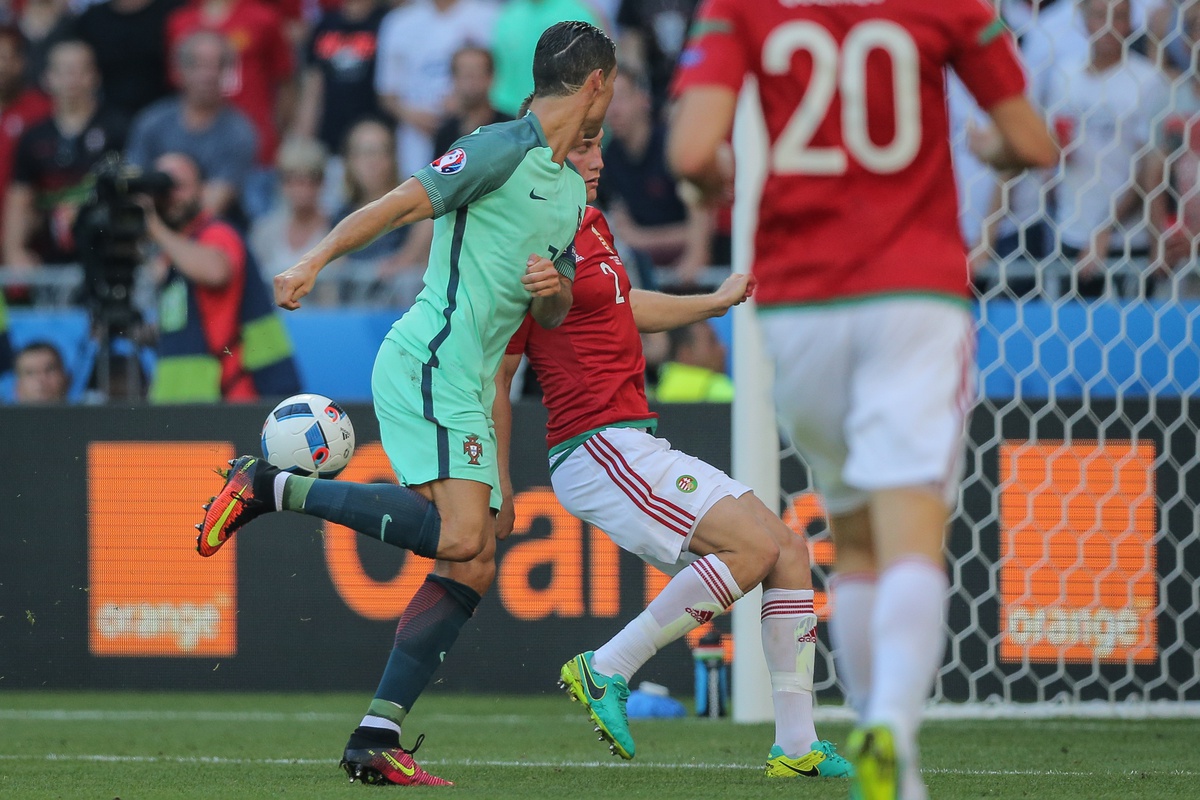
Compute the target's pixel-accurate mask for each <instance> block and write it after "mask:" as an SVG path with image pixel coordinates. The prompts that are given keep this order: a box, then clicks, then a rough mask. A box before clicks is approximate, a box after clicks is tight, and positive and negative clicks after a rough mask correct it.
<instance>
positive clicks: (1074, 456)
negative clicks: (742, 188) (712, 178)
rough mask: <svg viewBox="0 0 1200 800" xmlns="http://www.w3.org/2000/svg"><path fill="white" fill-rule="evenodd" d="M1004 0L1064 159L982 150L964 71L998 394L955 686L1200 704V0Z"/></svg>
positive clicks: (820, 560)
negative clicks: (999, 165)
mask: <svg viewBox="0 0 1200 800" xmlns="http://www.w3.org/2000/svg"><path fill="white" fill-rule="evenodd" d="M997 5H999V6H1001V9H1002V11H1003V12H1004V13H1005V17H1006V20H1007V21H1008V23H1009V25H1010V27H1011V28H1012V29H1013V30H1014V32H1015V33H1016V34H1018V36H1019V37H1020V42H1021V45H1022V50H1023V53H1024V55H1025V58H1026V63H1027V67H1028V69H1029V72H1030V84H1031V94H1032V95H1033V97H1034V99H1035V102H1036V104H1037V105H1038V106H1039V108H1040V109H1041V110H1042V111H1043V113H1044V114H1045V116H1046V118H1047V120H1048V121H1049V122H1050V123H1051V124H1052V125H1053V127H1054V128H1055V130H1056V132H1057V133H1058V134H1059V136H1060V139H1061V140H1062V141H1063V144H1064V147H1063V159H1062V162H1061V164H1060V167H1059V168H1058V169H1056V170H1051V171H1048V172H1046V173H1044V174H1037V175H1025V176H1021V177H1011V176H995V175H993V174H992V173H991V172H989V171H988V170H987V169H986V168H984V167H983V166H981V165H980V164H979V163H978V162H976V161H974V159H973V158H972V157H971V156H970V152H969V147H968V138H969V135H970V134H969V132H970V130H971V129H972V128H973V127H979V126H984V125H986V124H987V118H986V116H985V115H983V114H982V113H981V112H979V110H978V109H977V108H975V107H974V106H973V103H972V102H971V101H970V99H969V96H968V95H967V94H966V93H965V91H964V90H962V88H961V86H958V85H952V86H951V119H952V126H953V136H954V152H955V157H956V171H957V174H958V181H959V194H960V202H961V204H962V207H963V213H962V223H963V230H964V236H965V238H966V239H967V240H968V244H969V246H971V247H972V248H973V259H972V262H973V267H974V268H975V269H976V286H977V292H978V298H979V303H978V311H977V314H978V320H979V323H978V331H979V367H980V390H981V400H980V403H979V406H978V407H977V409H976V411H975V415H974V418H973V420H972V424H971V429H970V444H969V446H968V459H967V470H966V475H965V480H964V483H963V488H962V493H961V498H960V506H959V510H958V513H957V515H956V517H955V521H954V525H953V531H952V534H951V536H950V540H949V546H948V557H949V562H948V563H949V567H950V578H951V584H952V599H951V606H950V615H949V621H948V627H949V631H948V633H949V639H948V642H949V643H948V647H947V653H946V659H945V662H944V665H943V668H942V670H941V672H940V674H939V676H938V681H937V685H936V687H935V690H934V699H935V700H939V701H956V702H967V703H971V704H976V705H975V706H974V708H975V709H976V710H978V711H980V712H984V710H985V709H986V708H988V707H989V704H992V703H996V702H1000V703H1008V702H1037V703H1041V704H1044V705H1043V706H1042V707H1043V708H1052V707H1065V708H1068V709H1071V711H1070V712H1069V713H1079V712H1081V711H1084V710H1086V711H1087V713H1102V714H1119V713H1127V712H1128V709H1129V704H1128V703H1126V702H1124V701H1136V704H1139V705H1140V706H1141V707H1142V708H1144V709H1145V708H1148V706H1145V703H1146V702H1147V701H1164V702H1167V704H1168V705H1169V706H1170V707H1171V708H1172V709H1174V711H1172V713H1177V712H1180V711H1183V712H1186V711H1187V710H1188V709H1191V710H1195V709H1196V707H1197V706H1196V704H1194V703H1191V704H1187V705H1180V704H1178V701H1197V700H1200V654H1198V651H1197V645H1198V644H1200V589H1198V588H1197V587H1198V586H1200V532H1198V531H1200V524H1198V522H1200V514H1198V512H1197V498H1200V462H1198V459H1197V440H1198V437H1200V428H1198V425H1200V412H1198V411H1197V410H1196V409H1195V408H1194V406H1193V404H1192V402H1191V397H1192V396H1193V395H1194V394H1196V392H1197V389H1198V388H1200V344H1198V342H1197V335H1196V334H1197V328H1198V327H1200V302H1198V298H1200V280H1197V277H1196V274H1195V266H1196V243H1197V241H1198V240H1200V199H1198V198H1200V72H1198V71H1197V66H1196V65H1197V56H1196V53H1197V51H1198V50H1200V47H1198V46H1197V45H1195V44H1194V41H1196V40H1200V0H1178V2H1170V1H1168V2H1166V3H1165V5H1164V6H1163V8H1162V10H1161V11H1158V10H1156V9H1155V8H1153V7H1148V6H1151V3H1149V2H1136V0H1135V2H1134V3H1133V4H1132V5H1127V4H1125V3H1118V2H1107V0H1084V2H1080V3H1076V2H1075V0H1059V1H1058V2H1057V3H1053V4H1043V7H1042V8H1041V9H1039V10H1038V13H1033V12H1034V9H1032V8H1031V4H1030V3H1028V2H1011V3H1010V2H1003V3H999V2H998V3H997ZM1037 5H1038V4H1037V3H1036V2H1034V3H1032V6H1033V7H1036V6H1037ZM1154 5H1157V3H1155V4H1154ZM1127 15H1128V16H1129V18H1128V19H1127ZM1193 36H1194V37H1195V38H1193ZM740 163H741V162H740V161H739V164H740ZM1006 178H1007V179H1006ZM745 390H749V387H748V386H745V385H742V384H739V386H738V392H742V391H745ZM739 446H740V444H739V443H738V442H735V448H737V447H739ZM780 473H781V477H780V487H781V490H782V506H783V508H784V513H785V517H786V518H787V519H788V520H789V521H790V522H791V524H792V525H793V526H794V527H795V528H796V529H797V530H803V531H804V532H806V533H807V534H808V535H809V537H810V540H811V542H812V552H813V556H814V576H815V578H816V581H817V586H818V589H821V588H822V587H823V586H824V585H825V582H826V580H827V579H828V577H829V570H830V565H831V563H832V557H833V547H832V543H831V542H830V541H829V536H828V531H827V529H826V526H825V523H824V519H823V516H822V512H821V508H820V501H819V498H817V497H816V496H815V495H813V494H812V493H811V492H810V491H809V490H808V486H809V482H808V476H807V471H806V470H805V468H804V466H803V464H802V463H801V462H800V461H799V459H798V457H797V456H796V454H795V453H794V451H791V450H785V451H784V452H783V453H782V456H781V469H780ZM823 605H824V603H823V596H819V600H818V606H819V607H821V606H823ZM819 661H820V664H819V666H818V676H817V677H818V680H817V689H818V691H823V692H828V693H831V694H832V693H835V692H837V691H839V687H838V684H837V681H836V678H835V675H834V670H833V661H832V655H831V653H830V652H829V650H828V647H827V639H823V640H822V645H821V650H820V658H819ZM1088 701H1092V702H1088ZM972 713H974V712H972ZM1145 713H1157V712H1155V711H1152V710H1151V711H1146V712H1145Z"/></svg>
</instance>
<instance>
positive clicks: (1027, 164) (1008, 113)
mask: <svg viewBox="0 0 1200 800" xmlns="http://www.w3.org/2000/svg"><path fill="white" fill-rule="evenodd" d="M988 115H989V116H990V117H991V118H992V123H993V127H992V128H991V129H986V130H982V131H974V132H969V136H970V146H971V152H973V153H974V154H975V157H976V158H978V159H979V160H980V161H982V162H984V163H985V164H987V165H988V166H990V167H991V168H992V169H996V170H1021V169H1029V168H1036V169H1049V168H1050V167H1053V166H1057V164H1058V143H1057V142H1056V141H1055V139H1054V135H1053V134H1051V133H1050V131H1049V129H1048V128H1047V127H1046V123H1045V122H1044V121H1043V120H1042V118H1041V116H1040V115H1039V114H1038V112H1037V110H1036V109H1035V108H1034V107H1033V104H1032V103H1030V102H1029V100H1028V98H1026V97H1025V96H1024V95H1015V96H1013V97H1010V98H1008V99H1007V100H1001V101H1000V102H999V103H996V104H995V105H994V106H992V107H991V108H990V109H988Z"/></svg>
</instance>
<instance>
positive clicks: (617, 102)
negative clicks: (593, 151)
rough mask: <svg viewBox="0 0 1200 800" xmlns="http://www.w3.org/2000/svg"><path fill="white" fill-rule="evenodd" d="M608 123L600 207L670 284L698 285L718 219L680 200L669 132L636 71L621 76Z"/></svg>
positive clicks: (615, 229) (628, 70) (618, 232)
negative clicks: (664, 271) (670, 164)
mask: <svg viewBox="0 0 1200 800" xmlns="http://www.w3.org/2000/svg"><path fill="white" fill-rule="evenodd" d="M606 121H607V123H608V128H609V131H610V133H611V134H612V139H611V141H610V142H609V144H608V147H607V148H605V151H604V163H605V165H606V167H605V177H604V183H603V184H601V186H600V206H601V208H603V209H604V210H605V212H606V213H607V214H608V220H609V223H610V224H611V225H612V231H613V234H614V235H615V236H616V237H617V238H618V239H619V240H620V241H621V242H622V243H623V244H624V245H625V246H627V247H629V248H632V249H634V250H638V251H640V252H642V253H644V254H646V255H648V256H649V257H650V259H651V260H652V261H653V262H654V265H655V266H656V267H669V268H671V270H672V275H671V278H670V279H669V280H666V281H664V282H665V283H667V284H675V285H678V286H692V285H695V283H696V282H697V280H699V278H700V274H701V270H703V269H704V267H706V266H708V264H709V261H710V253H711V250H710V241H711V237H712V215H711V213H710V212H708V211H705V210H703V209H700V208H698V207H697V208H689V207H688V206H686V205H684V203H683V201H682V200H680V199H679V194H678V192H677V189H676V181H675V178H674V177H673V176H672V175H671V173H670V170H668V169H667V162H666V155H665V149H664V148H665V146H666V128H665V126H663V125H662V124H661V123H659V122H658V121H657V120H656V119H655V117H654V115H653V113H652V111H651V103H650V88H649V86H648V85H647V84H646V81H645V78H644V77H643V76H642V75H641V74H640V73H639V72H637V71H636V70H635V69H634V68H632V67H626V66H622V67H621V68H620V69H619V70H618V71H617V77H616V78H615V79H614V84H613V99H612V103H611V104H610V105H609V107H608V116H607V117H606Z"/></svg>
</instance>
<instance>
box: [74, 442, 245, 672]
mask: <svg viewBox="0 0 1200 800" xmlns="http://www.w3.org/2000/svg"><path fill="white" fill-rule="evenodd" d="M235 455H236V453H234V451H233V445H232V444H230V443H229V442H92V443H91V444H89V445H88V464H87V471H88V575H89V584H90V586H89V591H88V644H89V647H90V649H91V652H92V654H93V655H97V656H231V655H234V654H235V653H236V652H237V558H236V555H237V552H236V547H237V540H236V538H235V539H233V540H231V541H229V542H228V543H226V545H225V546H224V547H223V548H222V549H221V552H220V553H218V554H217V555H216V556H214V557H213V558H201V557H200V556H198V555H197V554H196V546H195V530H194V529H193V527H192V526H193V525H195V523H197V522H199V521H200V520H201V518H202V517H203V514H204V512H203V511H202V510H201V508H200V506H201V504H202V503H203V502H204V501H205V500H207V499H208V496H209V495H208V494H206V493H205V492H206V491H207V488H206V487H214V486H220V481H219V479H218V478H217V477H216V476H215V475H213V465H214V464H224V463H225V462H226V461H227V460H229V459H230V458H233V457H234V456H235ZM151 472H152V473H153V476H154V481H153V486H154V490H153V491H147V490H146V486H147V485H148V484H147V480H148V479H147V477H146V476H147V475H148V474H150V473H151Z"/></svg>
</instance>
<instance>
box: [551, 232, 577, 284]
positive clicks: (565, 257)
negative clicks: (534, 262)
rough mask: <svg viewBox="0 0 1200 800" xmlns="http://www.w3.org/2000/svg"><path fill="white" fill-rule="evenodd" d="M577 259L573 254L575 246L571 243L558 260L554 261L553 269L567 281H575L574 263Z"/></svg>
mask: <svg viewBox="0 0 1200 800" xmlns="http://www.w3.org/2000/svg"><path fill="white" fill-rule="evenodd" d="M577 261H579V257H578V256H577V255H576V254H575V244H574V242H572V243H571V244H570V246H568V247H567V249H566V250H564V251H563V252H562V253H561V254H559V256H558V258H556V259H554V269H555V271H556V272H558V274H559V275H562V276H563V277H564V278H566V279H567V280H569V281H573V280H575V263H576V262H577Z"/></svg>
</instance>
